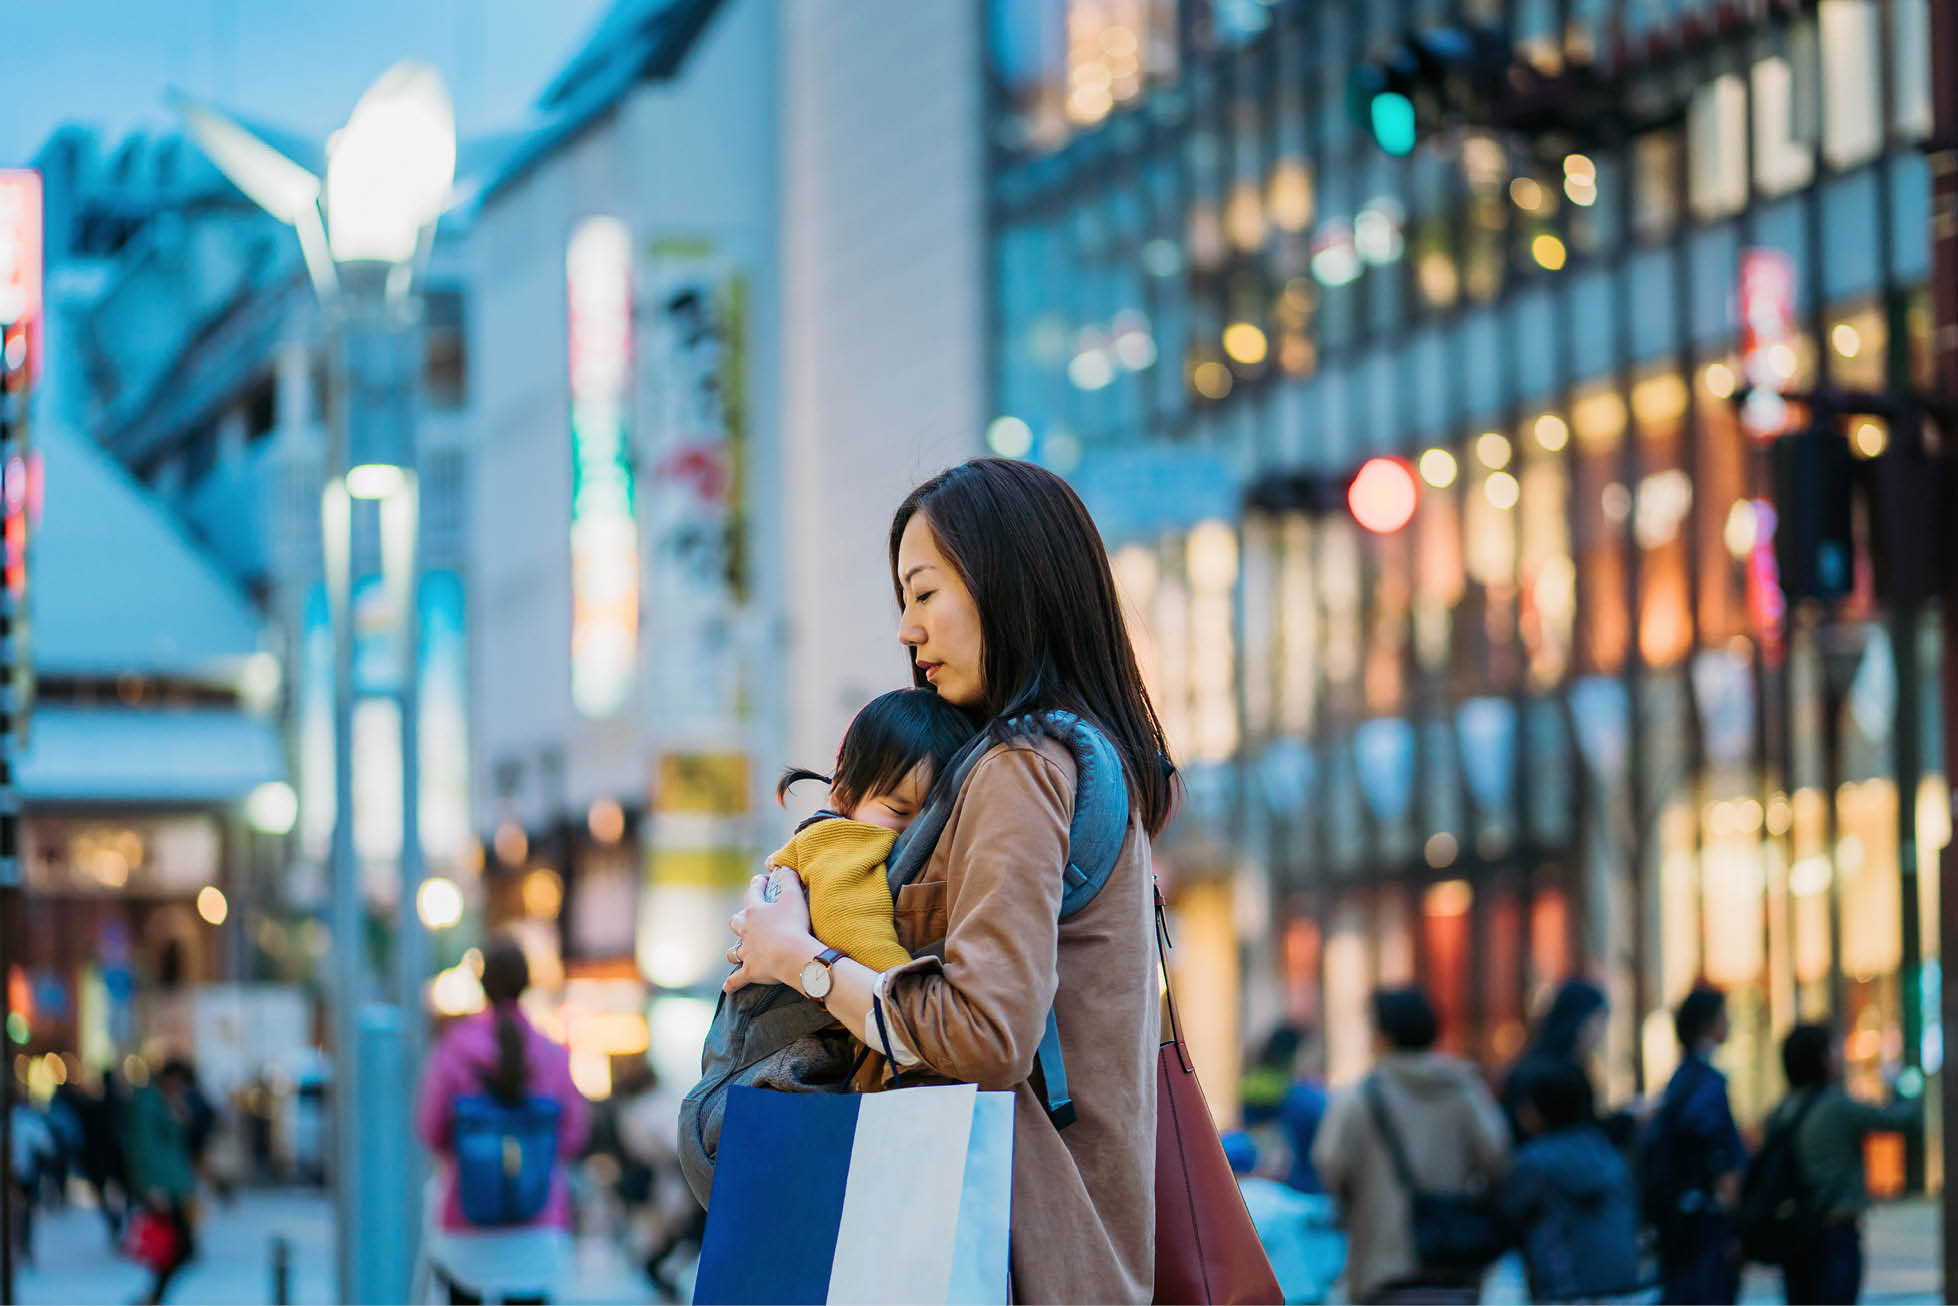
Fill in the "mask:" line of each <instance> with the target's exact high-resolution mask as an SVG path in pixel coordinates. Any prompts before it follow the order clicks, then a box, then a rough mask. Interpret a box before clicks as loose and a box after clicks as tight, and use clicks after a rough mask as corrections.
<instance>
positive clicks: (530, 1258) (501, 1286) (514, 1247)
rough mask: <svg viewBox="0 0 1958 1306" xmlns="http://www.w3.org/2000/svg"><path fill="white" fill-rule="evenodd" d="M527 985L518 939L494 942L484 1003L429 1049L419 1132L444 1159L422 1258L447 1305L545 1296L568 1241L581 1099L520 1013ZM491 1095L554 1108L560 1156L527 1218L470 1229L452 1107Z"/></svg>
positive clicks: (555, 1049) (561, 1058)
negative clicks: (568, 1169)
mask: <svg viewBox="0 0 1958 1306" xmlns="http://www.w3.org/2000/svg"><path fill="white" fill-rule="evenodd" d="M529 987H530V964H529V963H528V962H527V961H525V960H524V955H523V949H522V948H521V947H520V946H518V944H517V942H516V940H514V939H510V938H500V939H497V940H495V941H494V942H492V943H491V944H490V945H489V947H488V948H487V949H485V950H484V953H483V996H484V997H485V998H486V999H488V1003H489V1005H488V1008H487V1009H486V1010H484V1011H481V1012H478V1013H477V1014H476V1015H474V1016H469V1017H466V1018H465V1019H463V1020H459V1021H457V1022H456V1023H455V1024H454V1025H452V1026H451V1027H450V1028H449V1029H448V1031H447V1032H445V1033H444V1034H443V1035H442V1038H441V1040H440V1041H439V1042H438V1043H436V1045H435V1048H434V1050H433V1051H432V1052H430V1053H429V1058H428V1065H427V1067H426V1068H425V1069H424V1071H423V1073H422V1082H421V1092H420V1094H419V1095H418V1097H417V1098H416V1101H415V1135H416V1136H417V1137H418V1138H420V1139H421V1141H422V1145H423V1146H424V1147H426V1148H428V1150H429V1151H430V1152H432V1153H433V1154H434V1155H435V1156H436V1158H437V1159H438V1160H439V1161H440V1162H441V1169H442V1174H441V1175H440V1176H439V1184H440V1192H441V1214H440V1217H439V1219H438V1220H437V1221H436V1223H435V1226H434V1227H433V1228H431V1229H430V1230H429V1234H428V1258H429V1261H430V1263H431V1264H432V1265H433V1266H434V1268H435V1271H436V1273H437V1274H439V1275H440V1276H441V1277H442V1278H443V1280H444V1281H446V1283H447V1284H448V1289H449V1300H450V1302H452V1303H477V1302H482V1301H485V1300H496V1301H504V1302H510V1303H518V1302H543V1301H548V1300H549V1299H550V1293H551V1289H552V1288H553V1287H554V1286H555V1285H556V1282H557V1277H558V1272H559V1266H560V1263H561V1262H562V1260H563V1258H564V1256H565V1253H566V1251H567V1248H568V1246H569V1244H570V1240H571V1234H570V1229H571V1204H570V1201H569V1199H568V1196H567V1194H566V1189H565V1183H564V1167H565V1163H566V1162H567V1161H569V1160H571V1159H573V1158H575V1157H577V1156H578V1155H579V1154H580V1153H581V1152H582V1151H583V1150H584V1146H585V1134H586V1128H587V1124H586V1122H587V1111H586V1107H585V1099H584V1097H583V1095H581V1094H580V1093H579V1092H578V1090H577V1088H576V1087H575V1086H574V1085H573V1084H572V1082H571V1058H570V1054H569V1053H567V1052H566V1051H565V1050H564V1049H563V1048H562V1047H559V1046H558V1045H557V1044H555V1043H553V1042H551V1041H550V1040H549V1039H547V1038H545V1037H544V1036H543V1035H542V1034H540V1033H538V1032H537V1030H536V1028H535V1027H534V1026H532V1025H531V1023H530V1022H529V1021H528V1020H526V1019H524V1015H523V1012H521V1011H519V1010H518V1009H517V999H518V998H520V997H522V996H523V991H524V990H525V989H527V988H529ZM483 1096H488V1097H490V1098H492V1099H494V1100H495V1101H497V1102H501V1103H503V1104H505V1105H506V1106H512V1107H514V1106H517V1105H519V1104H521V1103H523V1102H526V1101H528V1100H531V1099H535V1098H545V1099H548V1100H549V1101H551V1102H554V1103H556V1104H557V1112H558V1115H557V1156H556V1164H555V1165H554V1166H553V1168H552V1173H551V1179H550V1196H549V1198H548V1199H547V1200H546V1201H545V1203H544V1206H543V1209H542V1210H541V1211H539V1212H538V1213H537V1214H536V1215H535V1216H534V1217H533V1218H531V1219H529V1220H526V1221H523V1222H521V1223H516V1224H507V1225H496V1226H479V1225H472V1224H470V1223H469V1221H468V1219H467V1218H466V1217H465V1216H464V1215H463V1210H462V1198H461V1194H460V1192H459V1190H458V1184H459V1181H460V1179H459V1175H458V1173H457V1168H456V1162H455V1145H454V1129H455V1116H456V1103H457V1102H458V1101H459V1100H461V1099H463V1098H476V1097H483Z"/></svg>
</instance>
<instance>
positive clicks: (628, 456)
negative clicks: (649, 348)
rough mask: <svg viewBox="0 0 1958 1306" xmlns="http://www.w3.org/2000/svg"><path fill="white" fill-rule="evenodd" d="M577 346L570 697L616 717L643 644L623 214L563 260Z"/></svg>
mask: <svg viewBox="0 0 1958 1306" xmlns="http://www.w3.org/2000/svg"><path fill="white" fill-rule="evenodd" d="M565 293H566V301H567V303H568V305H569V309H570V347H571V701H572V702H573V703H574V704H575V705H576V706H577V708H578V710H579V711H580V712H582V713H584V714H585V715H586V716H588V717H595V718H602V717H609V716H612V715H614V714H616V713H617V712H618V711H619V709H620V708H622V707H624V706H625V703H626V699H627V698H628V697H629V696H630V694H631V692H632V683H633V668H634V664H635V662H636V660H637V658H638V648H639V529H638V525H637V521H636V519H635V517H634V505H633V469H632V441H631V431H630V427H629V423H628V417H629V406H628V403H627V396H628V388H629V386H630V384H631V377H632V237H631V234H630V233H629V232H628V231H627V230H626V225H625V223H623V222H621V221H620V220H619V219H617V218H610V217H593V218H586V219H585V220H584V221H583V222H581V223H580V224H578V228H577V230H576V231H574V232H572V234H571V244H570V248H569V250H568V252H567V253H566V255H565Z"/></svg>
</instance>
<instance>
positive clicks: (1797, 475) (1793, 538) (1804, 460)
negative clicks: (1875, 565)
mask: <svg viewBox="0 0 1958 1306" xmlns="http://www.w3.org/2000/svg"><path fill="white" fill-rule="evenodd" d="M1768 462H1769V464H1770V467H1771V470H1772V472H1773V478H1774V507H1775V515H1776V517H1777V519H1778V521H1777V524H1776V527H1775V535H1774V542H1775V562H1776V565H1777V566H1779V568H1780V569H1781V590H1782V593H1784V594H1786V595H1787V596H1788V598H1789V600H1790V601H1793V600H1796V599H1820V600H1822V601H1823V602H1824V603H1832V602H1835V601H1836V600H1838V599H1841V598H1844V597H1846V596H1847V595H1848V594H1849V592H1850V591H1851V590H1852V589H1853V588H1854V587H1855V567H1854V565H1853V563H1854V560H1855V557H1856V540H1855V528H1854V526H1853V524H1852V521H1851V509H1850V486H1851V484H1852V482H1853V481H1854V480H1855V476H1856V468H1855V463H1854V461H1853V460H1852V459H1851V457H1850V453H1849V442H1848V441H1847V440H1845V439H1843V437H1842V433H1841V432H1840V431H1837V430H1834V429H1833V428H1831V427H1830V426H1828V425H1816V426H1811V427H1809V428H1808V429H1807V430H1805V431H1797V432H1795V433H1793V434H1790V435H1784V436H1782V437H1780V438H1779V439H1777V440H1776V441H1775V442H1774V443H1773V444H1772V445H1770V446H1769V447H1768Z"/></svg>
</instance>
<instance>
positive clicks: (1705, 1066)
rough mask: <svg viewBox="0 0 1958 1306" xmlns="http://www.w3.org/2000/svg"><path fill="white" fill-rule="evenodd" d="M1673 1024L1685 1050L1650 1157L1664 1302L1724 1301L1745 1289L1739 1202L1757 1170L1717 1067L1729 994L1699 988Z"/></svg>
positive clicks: (1648, 1176)
mask: <svg viewBox="0 0 1958 1306" xmlns="http://www.w3.org/2000/svg"><path fill="white" fill-rule="evenodd" d="M1673 1027H1674V1029H1675V1030H1677V1032H1678V1034H1679V1044H1680V1048H1681V1050H1682V1051H1683V1053H1684V1056H1683V1057H1682V1058H1681V1060H1680V1063H1679V1069H1678V1070H1677V1071H1675V1072H1674V1073H1673V1077H1672V1081H1671V1082H1670V1083H1668V1084H1667V1085H1666V1092H1665V1096H1664V1097H1663V1098H1662V1099H1661V1100H1660V1103H1659V1109H1658V1113H1657V1114H1656V1115H1655V1116H1654V1118H1653V1121H1652V1123H1651V1125H1650V1126H1649V1129H1648V1134H1647V1141H1646V1142H1645V1144H1644V1147H1645V1149H1646V1151H1647V1153H1648V1155H1649V1158H1650V1163H1649V1164H1648V1163H1647V1162H1645V1161H1642V1162H1641V1166H1642V1174H1641V1178H1642V1179H1643V1180H1644V1181H1645V1182H1646V1184H1647V1185H1648V1187H1649V1188H1650V1190H1651V1191H1649V1192H1647V1193H1646V1194H1645V1201H1646V1204H1647V1207H1648V1210H1649V1211H1650V1212H1651V1214H1652V1215H1653V1217H1654V1224H1655V1225H1656V1227H1657V1231H1658V1235H1659V1279H1660V1284H1661V1295H1660V1298H1659V1300H1660V1301H1662V1302H1696V1303H1701V1306H1720V1304H1721V1303H1731V1302H1733V1301H1734V1300H1735V1299H1736V1298H1737V1297H1738V1296H1739V1293H1740V1271H1741V1255H1740V1243H1739V1240H1738V1239H1737V1238H1736V1236H1735V1233H1734V1208H1735V1205H1736V1204H1737V1203H1738V1202H1739V1200H1740V1180H1741V1174H1742V1172H1743V1171H1745V1170H1746V1168H1747V1146H1746V1144H1745V1143H1743V1142H1742V1141H1741V1137H1740V1130H1739V1129H1738V1128H1737V1127H1736V1126H1735V1124H1734V1113H1733V1108H1732V1106H1731V1105H1730V1104H1729V1102H1728V1098H1727V1077H1726V1076H1725V1075H1723V1074H1721V1073H1720V1072H1719V1071H1718V1070H1716V1069H1714V1066H1713V1054H1714V1053H1715V1051H1717V1050H1718V1048H1719V1046H1720V1044H1722V1043H1724V1042H1726V1040H1727V1032H1728V1022H1727V999H1726V995H1725V994H1723V993H1721V992H1720V990H1718V989H1714V988H1706V987H1701V988H1696V989H1694V990H1693V991H1692V992H1691V993H1689V994H1687V995H1686V999H1685V1001H1683V1002H1681V1003H1680V1004H1679V1010H1678V1011H1677V1012H1676V1013H1675V1014H1674V1016H1673Z"/></svg>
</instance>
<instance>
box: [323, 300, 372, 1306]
mask: <svg viewBox="0 0 1958 1306" xmlns="http://www.w3.org/2000/svg"><path fill="white" fill-rule="evenodd" d="M324 307H325V309H326V317H327V319H328V326H327V330H328V333H329V336H330V338H331V347H332V350H333V389H334V405H333V413H332V420H331V422H330V424H329V428H328V431H329V433H328V437H327V440H328V445H327V462H326V485H325V488H324V489H323V490H322V492H321V495H320V516H321V522H320V526H321V532H322V538H323V543H324V545H325V561H326V595H327V605H328V608H329V610H330V611H331V613H332V626H333V846H332V854H331V866H330V869H329V879H330V881H331V884H332V890H331V892H332V917H333V970H334V1001H333V1162H334V1164H333V1207H334V1221H335V1225H336V1227H337V1229H338V1237H337V1238H336V1240H335V1261H336V1269H337V1272H338V1280H339V1293H338V1297H339V1300H341V1301H344V1302H352V1301H355V1300H357V1297H356V1296H355V1284H356V1282H357V1280H356V1272H357V1269H358V1266H359V1264H360V1256H359V1248H358V1245H357V1244H358V1242H359V1224H358V1214H359V1211H358V1207H359V1204H358V1202H357V1201H356V1200H355V1194H356V1192H357V1191H358V1182H357V1180H358V1172H359V1168H360V1151H359V1143H358V1140H357V1138H356V1137H355V1133H356V1130H355V1124H356V1117H357V1108H356V1098H357V1096H358V1092H359V1086H360V1076H359V1070H360V1053H359V1048H360V1024H359V1012H360V998H361V993H360V989H361V977H362V975H363V974H364V972H365V970H366V966H365V952H366V949H365V948H364V946H363V940H362V938H361V911H360V882H359V873H360V868H359V865H358V863H357V862H356V861H355V858H354V769H353V744H354V725H353V706H354V635H353V503H352V501H351V500H350V499H349V498H348V497H347V484H346V476H347V421H348V419H347V408H348V405H349V402H350V400H351V398H352V396H351V395H350V394H349V393H348V391H349V390H350V388H351V387H350V386H349V385H348V378H347V341H346V321H345V318H344V315H343V314H342V313H341V311H340V306H339V305H338V304H329V305H325V306H324Z"/></svg>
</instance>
